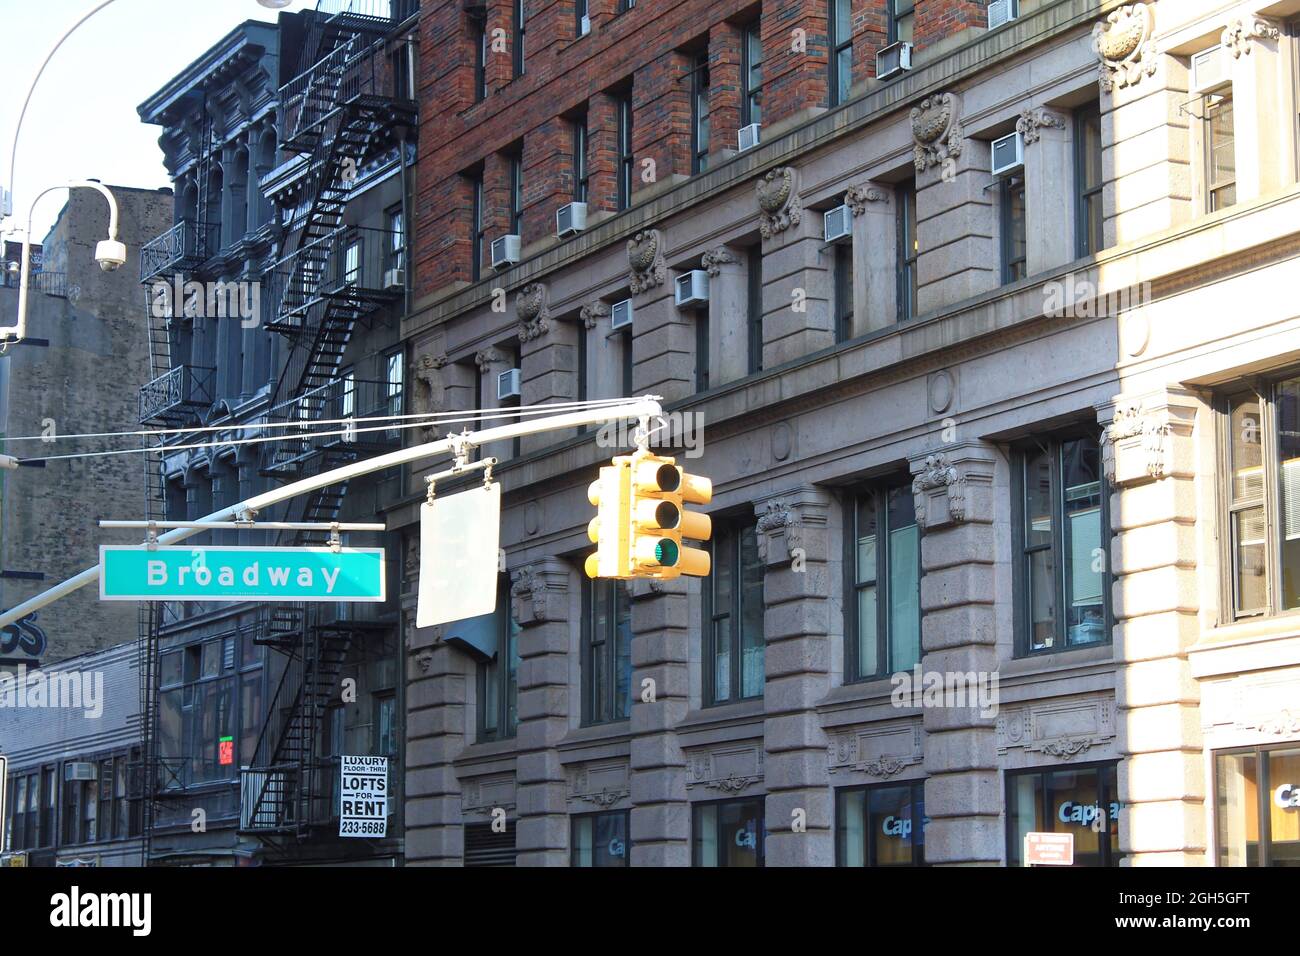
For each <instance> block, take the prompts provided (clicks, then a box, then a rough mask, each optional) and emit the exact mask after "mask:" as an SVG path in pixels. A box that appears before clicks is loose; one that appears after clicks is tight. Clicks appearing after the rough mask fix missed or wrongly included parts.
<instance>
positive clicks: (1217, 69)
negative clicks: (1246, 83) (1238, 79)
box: [1192, 46, 1231, 93]
mask: <svg viewBox="0 0 1300 956" xmlns="http://www.w3.org/2000/svg"><path fill="white" fill-rule="evenodd" d="M1230 80H1231V77H1230V76H1229V74H1228V66H1227V62H1226V60H1225V58H1224V56H1223V47H1221V46H1212V47H1210V48H1209V49H1208V50H1202V51H1201V52H1200V53H1193V54H1192V90H1193V92H1196V93H1208V92H1210V91H1211V90H1215V89H1218V88H1219V87H1221V86H1224V85H1226V84H1227V83H1228V82H1229V81H1230Z"/></svg>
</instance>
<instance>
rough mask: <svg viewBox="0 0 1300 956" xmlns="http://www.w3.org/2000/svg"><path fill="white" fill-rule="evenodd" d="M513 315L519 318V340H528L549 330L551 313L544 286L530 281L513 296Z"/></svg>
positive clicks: (538, 336)
mask: <svg viewBox="0 0 1300 956" xmlns="http://www.w3.org/2000/svg"><path fill="white" fill-rule="evenodd" d="M515 315H516V316H517V317H518V318H519V341H520V342H530V341H532V340H533V339H535V338H540V337H541V336H543V335H545V334H546V333H547V332H549V331H550V330H551V313H550V309H549V308H548V307H547V304H546V286H545V285H544V284H543V283H541V282H530V283H529V284H528V285H526V286H524V287H523V288H522V289H520V290H519V295H518V296H517V297H516V298H515Z"/></svg>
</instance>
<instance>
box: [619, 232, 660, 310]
mask: <svg viewBox="0 0 1300 956" xmlns="http://www.w3.org/2000/svg"><path fill="white" fill-rule="evenodd" d="M663 245H664V243H663V236H661V235H660V234H659V230H658V229H643V230H641V231H640V232H638V233H637V234H636V235H635V236H633V237H632V238H631V239H629V240H628V241H627V264H628V265H629V266H631V268H632V274H631V276H630V277H629V278H628V285H629V287H630V288H631V290H632V294H633V295H638V294H640V293H642V292H644V291H646V290H647V289H653V288H654V287H655V286H657V285H663V283H664V282H665V281H666V280H667V278H668V268H667V266H665V265H664V250H663Z"/></svg>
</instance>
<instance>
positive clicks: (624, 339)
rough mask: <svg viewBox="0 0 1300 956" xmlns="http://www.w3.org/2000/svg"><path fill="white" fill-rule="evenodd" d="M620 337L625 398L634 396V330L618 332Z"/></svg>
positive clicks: (619, 347)
mask: <svg viewBox="0 0 1300 956" xmlns="http://www.w3.org/2000/svg"><path fill="white" fill-rule="evenodd" d="M615 335H617V337H618V354H619V357H620V358H621V359H622V377H623V383H622V384H623V391H622V393H621V394H622V395H623V396H628V395H631V394H632V369H633V363H632V330H631V329H623V330H622V331H619V332H616V333H615Z"/></svg>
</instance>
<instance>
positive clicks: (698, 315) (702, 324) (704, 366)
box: [694, 308, 709, 392]
mask: <svg viewBox="0 0 1300 956" xmlns="http://www.w3.org/2000/svg"><path fill="white" fill-rule="evenodd" d="M694 312H695V390H696V391H697V392H707V391H708V390H709V310H708V309H707V308H703V309H695V310H694Z"/></svg>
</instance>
